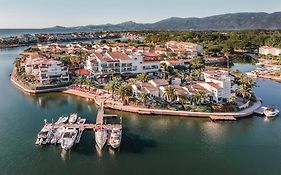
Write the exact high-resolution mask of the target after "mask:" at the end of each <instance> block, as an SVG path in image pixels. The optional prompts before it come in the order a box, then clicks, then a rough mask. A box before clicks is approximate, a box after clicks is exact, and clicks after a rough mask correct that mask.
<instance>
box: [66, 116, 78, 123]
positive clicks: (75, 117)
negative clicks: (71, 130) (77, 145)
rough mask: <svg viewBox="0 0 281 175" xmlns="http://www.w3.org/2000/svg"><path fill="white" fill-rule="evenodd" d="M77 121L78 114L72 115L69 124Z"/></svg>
mask: <svg viewBox="0 0 281 175" xmlns="http://www.w3.org/2000/svg"><path fill="white" fill-rule="evenodd" d="M76 120H77V114H70V116H69V120H68V122H69V123H70V124H74V123H75V122H76Z"/></svg>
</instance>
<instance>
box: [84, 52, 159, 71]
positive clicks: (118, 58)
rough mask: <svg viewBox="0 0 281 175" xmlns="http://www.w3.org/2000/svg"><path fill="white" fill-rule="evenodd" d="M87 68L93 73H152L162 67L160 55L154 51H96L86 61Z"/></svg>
mask: <svg viewBox="0 0 281 175" xmlns="http://www.w3.org/2000/svg"><path fill="white" fill-rule="evenodd" d="M85 68H86V69H88V70H90V71H91V72H92V73H93V74H96V75H101V74H110V73H112V72H114V73H120V74H124V73H134V74H137V73H142V72H146V73H150V74H155V73H157V72H158V71H159V69H160V59H159V56H158V55H156V54H154V53H147V54H132V55H127V54H125V53H122V52H104V53H103V52H95V53H93V54H92V55H91V57H90V58H89V59H88V60H87V61H86V67H85Z"/></svg>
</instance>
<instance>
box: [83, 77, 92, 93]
mask: <svg viewBox="0 0 281 175" xmlns="http://www.w3.org/2000/svg"><path fill="white" fill-rule="evenodd" d="M84 85H86V86H87V87H88V88H89V90H90V89H91V87H93V86H94V84H93V82H92V81H91V80H88V79H87V80H85V81H84Z"/></svg>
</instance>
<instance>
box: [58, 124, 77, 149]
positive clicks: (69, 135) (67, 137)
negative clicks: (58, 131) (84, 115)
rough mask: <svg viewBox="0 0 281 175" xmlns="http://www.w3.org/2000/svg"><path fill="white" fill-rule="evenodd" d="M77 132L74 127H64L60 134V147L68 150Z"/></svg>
mask: <svg viewBox="0 0 281 175" xmlns="http://www.w3.org/2000/svg"><path fill="white" fill-rule="evenodd" d="M77 133H78V132H77V130H76V129H75V128H66V129H65V131H64V133H63V136H62V140H61V148H62V149H65V150H69V149H70V148H71V147H72V146H73V145H74V143H75V140H76V137H77Z"/></svg>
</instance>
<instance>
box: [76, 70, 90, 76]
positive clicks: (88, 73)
mask: <svg viewBox="0 0 281 175" xmlns="http://www.w3.org/2000/svg"><path fill="white" fill-rule="evenodd" d="M75 74H76V75H78V76H79V75H85V76H90V75H91V73H90V71H88V70H86V69H78V70H76V71H75Z"/></svg>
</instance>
